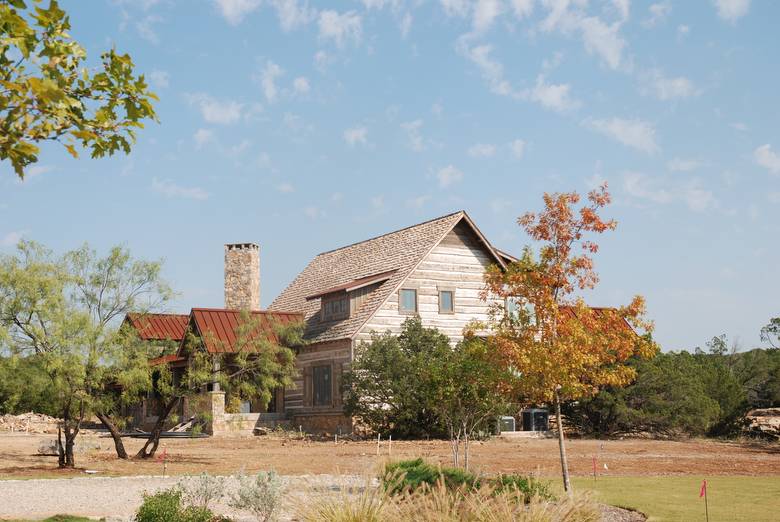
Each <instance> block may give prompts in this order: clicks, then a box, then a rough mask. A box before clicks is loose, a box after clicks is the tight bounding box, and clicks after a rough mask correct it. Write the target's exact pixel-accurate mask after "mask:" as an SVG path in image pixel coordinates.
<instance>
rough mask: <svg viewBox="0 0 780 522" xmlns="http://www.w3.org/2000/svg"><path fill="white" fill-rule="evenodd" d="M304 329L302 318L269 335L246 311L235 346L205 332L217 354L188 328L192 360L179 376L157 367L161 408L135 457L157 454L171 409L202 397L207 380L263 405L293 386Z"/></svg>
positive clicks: (274, 328)
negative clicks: (277, 391) (199, 395)
mask: <svg viewBox="0 0 780 522" xmlns="http://www.w3.org/2000/svg"><path fill="white" fill-rule="evenodd" d="M303 331H304V324H303V323H302V322H294V323H288V324H272V332H271V333H273V335H269V332H268V331H267V330H266V329H265V328H263V325H262V322H261V321H260V319H259V318H256V317H254V316H253V315H252V314H251V313H250V312H248V311H242V312H241V315H240V318H239V321H238V325H237V326H236V328H235V332H234V333H235V342H234V343H233V344H231V345H228V344H227V343H225V342H224V341H222V340H220V339H218V338H216V337H215V336H213V334H211V333H206V334H205V335H207V336H209V338H208V339H207V340H208V341H209V343H208V344H210V345H213V346H215V350H214V352H213V353H212V352H209V351H208V350H207V349H206V347H205V344H204V339H202V338H200V337H198V336H197V335H195V334H194V333H193V332H191V331H190V332H187V335H186V337H185V342H184V347H183V349H184V352H183V355H184V356H185V357H187V360H188V362H187V367H186V368H185V369H184V371H183V373H182V374H180V375H174V374H173V372H171V370H170V368H168V367H167V366H165V365H160V366H158V367H157V368H155V371H156V372H157V379H156V381H155V392H156V393H157V394H158V395H159V397H160V400H161V402H162V409H161V411H160V412H159V415H158V417H157V421H156V422H155V425H154V427H153V428H152V430H151V431H150V432H149V437H148V438H147V440H146V442H145V443H144V445H143V447H142V448H141V449H140V450H139V451H138V453H137V454H136V457H137V458H143V459H148V458H151V457H153V456H154V454H155V452H156V451H157V447H158V446H159V444H160V435H161V434H162V431H163V428H164V427H165V424H166V422H168V420H169V418H170V416H171V412H173V410H174V408H175V407H176V406H177V405H178V404H179V402H180V401H181V400H182V399H183V398H184V397H195V396H197V395H198V394H200V393H202V392H203V390H204V389H205V387H206V386H207V385H208V384H216V385H219V388H220V389H224V390H225V392H226V395H227V397H230V396H233V397H236V398H237V399H238V400H252V399H254V400H257V401H258V403H259V406H260V408H265V407H266V406H267V405H268V402H269V401H270V400H271V397H272V396H273V392H274V390H276V389H277V388H281V387H288V386H291V385H292V384H293V377H294V376H295V375H296V369H295V352H294V351H293V349H294V348H296V347H299V346H302V345H303V344H304V340H303Z"/></svg>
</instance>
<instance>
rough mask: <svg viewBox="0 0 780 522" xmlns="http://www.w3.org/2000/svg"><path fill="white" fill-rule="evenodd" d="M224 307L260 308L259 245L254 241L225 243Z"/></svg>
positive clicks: (238, 308)
mask: <svg viewBox="0 0 780 522" xmlns="http://www.w3.org/2000/svg"><path fill="white" fill-rule="evenodd" d="M225 308H228V309H230V310H259V309H260V247H259V246H258V245H256V244H254V243H237V244H230V245H225Z"/></svg>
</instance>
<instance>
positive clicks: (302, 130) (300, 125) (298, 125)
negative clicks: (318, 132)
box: [282, 112, 314, 134]
mask: <svg viewBox="0 0 780 522" xmlns="http://www.w3.org/2000/svg"><path fill="white" fill-rule="evenodd" d="M282 121H283V123H284V126H285V127H287V128H288V129H290V130H291V131H293V132H295V133H299V134H307V133H309V132H312V131H313V130H314V125H313V124H311V123H308V122H306V120H304V119H303V118H302V117H300V116H298V115H297V114H293V113H291V112H286V113H285V114H284V117H283V118H282Z"/></svg>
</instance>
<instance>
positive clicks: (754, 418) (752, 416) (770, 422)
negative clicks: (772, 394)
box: [745, 408, 780, 439]
mask: <svg viewBox="0 0 780 522" xmlns="http://www.w3.org/2000/svg"><path fill="white" fill-rule="evenodd" d="M745 420H746V421H747V422H746V424H747V431H748V432H749V433H751V434H754V435H759V436H761V437H764V438H768V439H780V408H764V409H759V410H752V411H749V412H748V414H747V416H746V417H745Z"/></svg>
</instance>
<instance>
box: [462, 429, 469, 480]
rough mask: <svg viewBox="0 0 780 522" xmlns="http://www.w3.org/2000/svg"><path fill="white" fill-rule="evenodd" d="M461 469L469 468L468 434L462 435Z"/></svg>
mask: <svg viewBox="0 0 780 522" xmlns="http://www.w3.org/2000/svg"><path fill="white" fill-rule="evenodd" d="M463 469H465V470H466V471H468V470H469V434H468V432H466V434H465V435H464V436H463Z"/></svg>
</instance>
